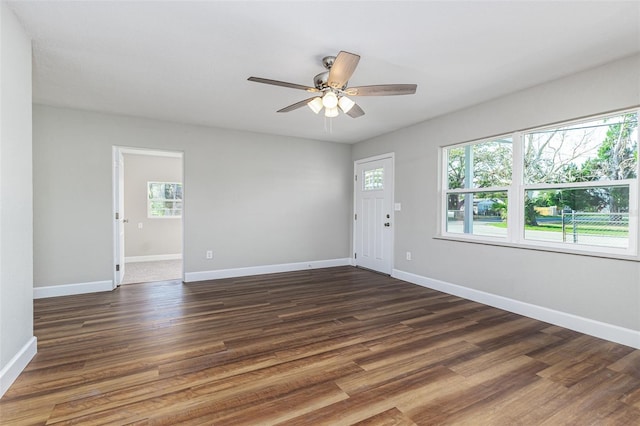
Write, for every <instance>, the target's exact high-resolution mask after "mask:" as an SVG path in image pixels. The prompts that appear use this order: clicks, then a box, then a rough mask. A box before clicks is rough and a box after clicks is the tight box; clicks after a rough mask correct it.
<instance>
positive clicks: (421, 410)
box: [0, 267, 640, 426]
mask: <svg viewBox="0 0 640 426" xmlns="http://www.w3.org/2000/svg"><path fill="white" fill-rule="evenodd" d="M34 332H35V334H36V336H37V338H38V353H37V355H36V356H35V357H34V359H33V360H32V361H31V363H30V364H29V365H28V366H27V368H26V369H25V371H24V372H23V373H22V374H21V375H20V376H19V377H18V379H17V380H16V382H15V383H14V384H13V385H12V386H11V388H10V389H9V390H8V391H7V392H6V394H5V395H4V397H3V398H2V399H1V400H0V424H2V425H11V426H14V425H44V424H49V425H71V424H81V425H101V424H104V425H129V424H130V425H175V424H184V425H212V424H221V425H230V424H237V425H274V424H282V425H305V426H306V425H311V424H312V425H331V426H334V425H352V424H358V425H363V426H364V425H432V424H469V425H474V426H475V425H479V424H482V425H506V424H508V425H532V424H536V425H538V424H548V425H558V424H579V425H583V424H584V425H587V424H598V425H625V426H626V425H630V424H640V350H634V349H633V348H629V347H626V346H623V345H618V344H615V343H611V342H607V341H604V340H602V339H597V338H594V337H590V336H586V335H583V334H580V333H577V332H575V331H572V330H567V329H563V328H562V327H558V326H554V325H550V324H545V323H543V322H540V321H536V320H533V319H530V318H525V317H522V316H520V315H516V314H513V313H509V312H505V311H502V310H499V309H495V308H492V307H488V306H485V305H481V304H479V303H476V302H471V301H468V300H464V299H461V298H459V297H455V296H451V295H448V294H444V293H441V292H438V291H435V290H431V289H427V288H423V287H420V286H416V285H413V284H408V283H405V282H402V281H400V280H397V279H394V278H390V277H387V276H384V275H380V274H376V273H373V272H370V271H366V270H362V269H358V268H353V267H338V268H327V269H316V270H306V271H299V272H291V273H278V274H269V275H263V276H252V277H243V278H228V279H221V280H215V281H206V282H199V283H191V284H182V283H181V282H179V281H163V282H159V283H143V284H131V285H126V286H123V287H121V288H119V289H117V290H115V291H112V292H102V293H93V294H82V295H77V296H64V297H58V298H50V299H37V300H35V301H34Z"/></svg>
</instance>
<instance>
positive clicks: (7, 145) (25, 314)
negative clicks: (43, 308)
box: [0, 2, 34, 395]
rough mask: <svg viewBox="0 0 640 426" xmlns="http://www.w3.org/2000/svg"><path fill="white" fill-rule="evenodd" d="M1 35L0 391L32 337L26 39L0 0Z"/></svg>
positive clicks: (28, 56)
mask: <svg viewBox="0 0 640 426" xmlns="http://www.w3.org/2000/svg"><path fill="white" fill-rule="evenodd" d="M0 40H1V42H0V54H1V56H0V197H1V198H2V202H1V203H0V372H2V374H3V375H2V376H0V384H1V386H0V395H1V394H2V393H3V391H4V390H6V387H8V385H9V384H10V382H11V381H12V379H13V378H12V377H8V376H10V375H11V374H10V373H9V372H7V370H5V368H7V369H10V368H11V365H10V363H12V359H13V358H14V357H15V356H16V355H19V353H20V352H21V351H22V350H23V349H25V348H26V346H27V345H29V342H30V341H31V342H34V340H33V303H32V300H33V263H32V261H33V252H32V247H33V240H32V238H33V222H32V217H33V216H32V201H31V200H32V189H31V41H30V40H29V38H28V37H27V36H26V34H25V32H24V30H23V29H22V27H21V26H20V24H19V23H18V20H17V19H16V17H15V16H14V15H13V13H12V12H11V11H10V10H9V9H8V8H7V6H6V4H5V3H4V2H2V3H1V4H0ZM14 361H15V360H14ZM21 361H22V362H23V363H24V362H26V361H28V359H27V360H25V359H22V360H21ZM18 364H19V362H18ZM20 369H21V367H18V371H19V370H20ZM5 373H6V375H5Z"/></svg>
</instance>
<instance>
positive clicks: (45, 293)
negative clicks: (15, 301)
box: [33, 281, 113, 299]
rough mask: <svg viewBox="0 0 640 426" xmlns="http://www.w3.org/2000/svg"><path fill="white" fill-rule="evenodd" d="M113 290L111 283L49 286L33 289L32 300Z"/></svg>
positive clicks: (94, 282)
mask: <svg viewBox="0 0 640 426" xmlns="http://www.w3.org/2000/svg"><path fill="white" fill-rule="evenodd" d="M111 290H113V281H93V282H88V283H77V284H63V285H51V286H46V287H34V288H33V298H34V299H43V298H45V297H58V296H71V295H73V294H83V293H96V292H98V291H111Z"/></svg>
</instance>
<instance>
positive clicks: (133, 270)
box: [121, 259, 182, 284]
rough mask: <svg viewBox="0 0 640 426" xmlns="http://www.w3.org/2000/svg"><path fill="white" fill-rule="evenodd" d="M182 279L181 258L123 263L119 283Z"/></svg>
mask: <svg viewBox="0 0 640 426" xmlns="http://www.w3.org/2000/svg"><path fill="white" fill-rule="evenodd" d="M168 280H182V260H181V259H178V260H157V261H153V262H129V263H125V268H124V278H123V279H122V283H121V284H131V283H147V282H152V281H168Z"/></svg>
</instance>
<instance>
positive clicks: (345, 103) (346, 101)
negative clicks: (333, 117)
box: [338, 96, 356, 114]
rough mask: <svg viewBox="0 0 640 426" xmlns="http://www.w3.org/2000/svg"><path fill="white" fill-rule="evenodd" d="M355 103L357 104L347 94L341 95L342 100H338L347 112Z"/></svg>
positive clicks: (341, 107)
mask: <svg viewBox="0 0 640 426" xmlns="http://www.w3.org/2000/svg"><path fill="white" fill-rule="evenodd" d="M355 104H356V103H355V102H353V101H352V100H351V99H349V98H347V97H346V96H343V97H341V98H340V100H339V101H338V105H340V109H341V110H342V112H344V113H345V114H346V113H347V112H349V110H350V109H351V108H353V106H354V105H355Z"/></svg>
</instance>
